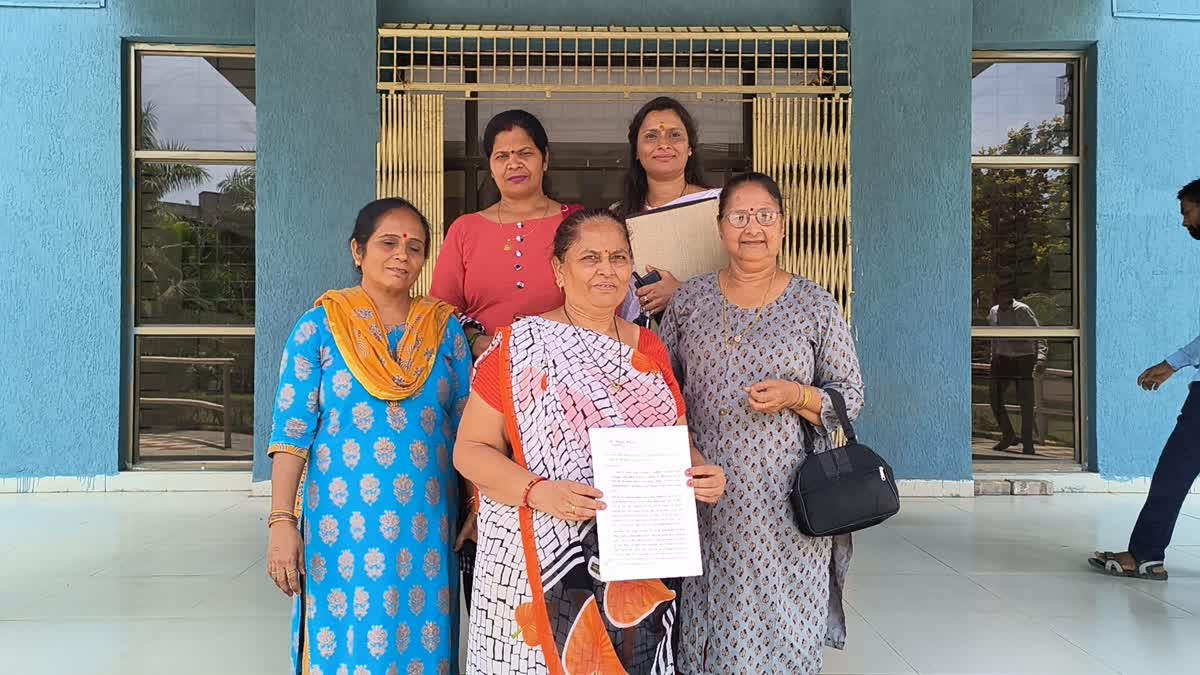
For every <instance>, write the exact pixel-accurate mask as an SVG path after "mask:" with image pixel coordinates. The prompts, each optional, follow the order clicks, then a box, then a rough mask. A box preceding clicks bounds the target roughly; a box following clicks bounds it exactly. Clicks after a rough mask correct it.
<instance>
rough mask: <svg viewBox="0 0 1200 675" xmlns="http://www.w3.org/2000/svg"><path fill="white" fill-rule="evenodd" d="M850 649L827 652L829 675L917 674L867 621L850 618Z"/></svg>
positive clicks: (823, 671) (848, 639) (853, 614)
mask: <svg viewBox="0 0 1200 675" xmlns="http://www.w3.org/2000/svg"><path fill="white" fill-rule="evenodd" d="M846 632H847V639H846V649H845V650H838V649H826V650H825V667H824V668H823V669H822V670H821V672H822V673H824V674H825V675H901V674H908V673H915V672H916V671H915V670H913V669H912V667H911V666H909V665H908V664H907V663H905V662H904V659H902V658H900V655H899V654H897V653H896V650H894V649H892V648H891V646H890V645H888V643H887V642H886V641H885V640H884V639H883V638H882V637H880V635H879V633H877V632H875V629H874V628H872V627H871V626H870V625H869V624H868V623H867V622H866V621H864V620H863V619H862V618H861V617H859V616H858V615H857V614H855V613H853V612H851V613H850V614H849V615H848V616H847V617H846Z"/></svg>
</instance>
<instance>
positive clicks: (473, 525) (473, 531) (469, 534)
mask: <svg viewBox="0 0 1200 675" xmlns="http://www.w3.org/2000/svg"><path fill="white" fill-rule="evenodd" d="M468 541H479V514H477V513H474V512H472V513H471V515H469V516H467V520H466V522H464V523H463V526H462V529H461V530H459V531H458V539H456V540H455V541H454V551H455V552H456V553H457V552H458V551H461V550H462V547H463V544H465V543H467V542H468Z"/></svg>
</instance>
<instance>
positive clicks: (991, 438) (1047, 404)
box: [971, 338, 1077, 462]
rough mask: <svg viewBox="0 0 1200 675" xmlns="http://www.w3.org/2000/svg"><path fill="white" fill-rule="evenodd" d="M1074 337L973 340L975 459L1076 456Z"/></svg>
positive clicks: (1066, 459)
mask: <svg viewBox="0 0 1200 675" xmlns="http://www.w3.org/2000/svg"><path fill="white" fill-rule="evenodd" d="M1075 361H1076V359H1075V340H1073V339H1057V340H1056V339H1023V338H1022V339H1011V338H1010V339H1004V338H997V339H974V340H972V341H971V439H972V444H971V445H972V453H971V454H972V456H973V457H974V458H975V459H976V460H999V459H1021V460H1029V461H1047V460H1050V461H1059V462H1073V461H1075V448H1076V445H1077V444H1076V438H1075V433H1076V431H1075V429H1076V424H1075V392H1076V382H1075V380H1076V377H1075Z"/></svg>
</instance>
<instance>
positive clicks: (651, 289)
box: [637, 265, 682, 314]
mask: <svg viewBox="0 0 1200 675" xmlns="http://www.w3.org/2000/svg"><path fill="white" fill-rule="evenodd" d="M646 271H647V272H658V274H659V276H661V277H662V280H661V281H659V282H658V283H654V284H650V285H649V286H642V287H641V288H639V289H637V297H638V302H640V303H641V304H642V309H644V310H645V311H646V313H647V314H658V313H659V312H661V311H663V310H665V309H666V308H667V303H669V302H671V296H673V295H675V291H677V290H679V287H680V286H681V285H682V284H680V283H679V280H678V279H676V278H675V275H674V274H671V273H670V272H668V271H667V270H661V269H657V270H656V269H655V268H653V267H650V266H649V265H647V266H646Z"/></svg>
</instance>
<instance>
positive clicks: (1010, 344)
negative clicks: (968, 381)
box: [988, 284, 1048, 455]
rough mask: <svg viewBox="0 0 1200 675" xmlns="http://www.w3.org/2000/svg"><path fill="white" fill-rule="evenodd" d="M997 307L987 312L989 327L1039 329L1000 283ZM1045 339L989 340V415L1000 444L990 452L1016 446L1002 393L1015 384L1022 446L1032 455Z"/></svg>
mask: <svg viewBox="0 0 1200 675" xmlns="http://www.w3.org/2000/svg"><path fill="white" fill-rule="evenodd" d="M995 298H996V304H995V306H993V307H992V311H990V312H988V324H990V325H992V326H1038V325H1040V324H1039V323H1038V320H1037V317H1036V316H1034V314H1033V310H1032V309H1030V308H1029V305H1026V304H1025V303H1023V302H1018V301H1017V300H1016V299H1015V298H1013V293H1012V289H1011V288H1010V287H1009V286H1007V285H1004V284H1002V285H1001V286H998V287H997V288H996V293H995ZM1047 355H1048V353H1047V347H1046V341H1045V340H1038V339H1014V338H1003V339H996V340H992V369H991V382H990V387H989V388H990V390H991V398H992V414H993V415H995V416H996V424H998V425H999V426H1000V442H999V443H997V444H996V445H995V447H993V448H992V449H993V450H995V451H997V452H1000V451H1004V450H1007V449H1009V448H1010V447H1012V446H1014V445H1016V444H1017V440H1018V439H1017V436H1016V434H1015V433H1014V432H1013V426H1012V422H1011V421H1009V419H1008V409H1007V408H1005V405H1004V394H1005V392H1006V391H1007V390H1008V385H1009V384H1010V383H1011V384H1015V385H1016V390H1017V401H1018V402H1019V403H1020V404H1021V438H1020V442H1021V446H1022V448H1023V449H1024V452H1025V454H1026V455H1032V454H1033V453H1034V446H1033V403H1034V401H1033V374H1034V373H1035V372H1037V373H1038V374H1041V373H1042V372H1043V371H1045V369H1046V357H1047Z"/></svg>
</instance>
